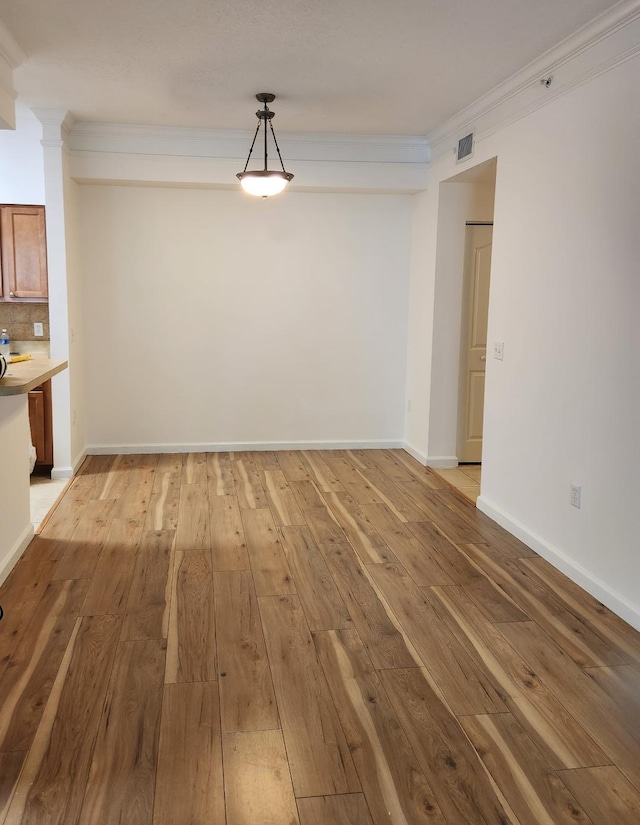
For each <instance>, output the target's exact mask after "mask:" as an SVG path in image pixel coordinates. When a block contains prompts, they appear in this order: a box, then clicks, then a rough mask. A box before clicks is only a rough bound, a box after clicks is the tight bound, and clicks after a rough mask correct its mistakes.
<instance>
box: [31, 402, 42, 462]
mask: <svg viewBox="0 0 640 825" xmlns="http://www.w3.org/2000/svg"><path fill="white" fill-rule="evenodd" d="M44 419H45V409H44V393H43V392H42V390H31V391H30V392H29V424H30V425H31V443H32V444H33V446H34V447H35V448H36V461H38V462H39V463H42V462H44V460H45V457H46V438H45V426H44Z"/></svg>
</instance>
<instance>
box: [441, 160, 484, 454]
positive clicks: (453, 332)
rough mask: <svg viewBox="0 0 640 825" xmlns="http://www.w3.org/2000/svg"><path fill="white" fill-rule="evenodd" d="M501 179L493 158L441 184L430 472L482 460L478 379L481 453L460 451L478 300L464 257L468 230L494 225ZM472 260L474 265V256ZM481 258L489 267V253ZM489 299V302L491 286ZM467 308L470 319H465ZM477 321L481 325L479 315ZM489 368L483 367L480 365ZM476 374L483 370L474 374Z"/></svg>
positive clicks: (476, 400)
mask: <svg viewBox="0 0 640 825" xmlns="http://www.w3.org/2000/svg"><path fill="white" fill-rule="evenodd" d="M496 177H497V158H491V159H490V160H487V161H485V162H483V163H481V164H478V165H477V166H474V167H471V168H469V169H465V170H464V171H463V172H459V173H458V174H457V175H455V176H453V177H451V178H448V179H446V180H443V181H441V182H440V183H439V188H438V217H437V227H436V260H435V285H434V309H433V337H432V342H433V345H432V350H431V380H430V401H429V435H428V453H427V456H426V463H427V464H428V465H429V466H430V467H439V468H453V467H456V466H457V465H458V464H459V463H460V462H464V461H474V462H476V461H480V460H481V458H482V447H481V443H482V442H481V436H482V411H483V406H484V405H483V392H482V390H483V389H484V388H483V386H481V384H480V378H479V377H476V378H474V382H475V387H473V389H474V392H473V393H472V394H471V398H472V402H473V405H474V407H473V416H472V421H473V427H471V433H472V436H474V437H475V447H476V452H475V454H471V455H469V454H468V453H465V452H462V451H461V449H460V448H461V444H460V441H461V438H460V434H461V432H462V431H463V426H462V424H461V409H462V408H463V405H466V391H467V388H468V385H469V382H470V381H469V379H468V378H467V376H466V375H465V369H466V362H464V360H463V357H462V349H463V340H464V341H465V346H466V340H467V339H466V334H467V330H468V325H469V318H470V316H472V315H473V313H472V312H471V310H470V309H469V311H468V312H467V306H468V307H472V306H473V300H471V299H468V298H467V299H465V278H464V272H465V258H466V255H465V251H466V243H467V234H468V232H469V231H470V230H469V225H472V224H473V225H478V226H480V225H482V224H491V223H492V222H493V217H494V215H493V213H494V199H495V191H496ZM484 231H486V230H484ZM479 246H480V247H482V246H483V243H479ZM469 257H470V258H471V259H473V255H472V254H471V253H469ZM479 257H480V258H482V259H483V261H482V262H483V263H485V262H486V259H487V255H486V250H485V251H484V252H483V253H482V254H480V255H479ZM484 297H485V298H487V302H488V286H486V285H485V296H484ZM465 300H466V303H465ZM487 302H485V303H487ZM463 306H464V307H465V313H466V314H464V318H463ZM475 320H476V321H479V316H478V314H477V313H476V314H475ZM463 322H464V323H463ZM486 330H487V322H486V317H485V318H484V320H483V322H482V324H481V325H480V327H479V329H476V330H474V334H475V335H476V337H477V334H478V333H480V332H482V336H481V337H483V338H484V346H485V350H484V351H483V350H481V351H479V352H476V355H477V357H478V358H481V357H482V356H483V355H484V356H485V358H486V343H487V341H486ZM463 331H464V335H463ZM484 363H485V362H484V361H481V362H480V364H481V365H484ZM475 372H484V370H483V369H475ZM476 390H478V391H476ZM463 399H465V401H463ZM466 406H468V405H466ZM467 429H468V426H467Z"/></svg>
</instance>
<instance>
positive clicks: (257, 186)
mask: <svg viewBox="0 0 640 825" xmlns="http://www.w3.org/2000/svg"><path fill="white" fill-rule="evenodd" d="M275 97H276V96H275V95H273V94H271V93H270V92H261V93H260V94H257V95H256V98H257V99H258V100H259V101H260V103H262V104H264V108H262V109H260V110H259V111H257V112H256V117H257V118H258V126H257V128H256V133H255V135H254V136H253V143H252V144H251V148H250V149H249V157H248V158H247V162H246V163H245V165H244V169H243V170H242V172H238V174H237V175H236V177H237V178H238V180H239V181H240V184H241V186H242V188H243V189H244V191H245V192H247V193H248V194H249V195H256V196H257V197H261V198H268V197H270V196H271V195H277V194H278V193H279V192H282V190H283V189H284V188H285V186H286V185H287V184H288V183H289V181H290V180H291V179H292V178H293V175H292V174H291V172H287V171H285V168H284V163H283V161H282V155H281V154H280V147H279V146H278V141H277V139H276V133H275V132H274V131H273V124H272V122H271V121H272V120H273V118H274V117H275V113H274V112H272V111H271V110H270V109H269V106H268V104H269V103H271V102H272V101H273V100H275ZM261 127H264V169H259V170H258V169H256V170H253V169H249V170H247V167H248V166H249V161H250V160H251V153H252V152H253V147H254V146H255V144H256V139H257V137H258V134H259V132H260V129H261ZM268 129H270V130H271V135H272V136H273V143H274V145H275V147H276V150H277V152H278V158H279V159H280V165H281V166H282V170H279V169H277V170H270V169H269V168H268V147H267V134H268Z"/></svg>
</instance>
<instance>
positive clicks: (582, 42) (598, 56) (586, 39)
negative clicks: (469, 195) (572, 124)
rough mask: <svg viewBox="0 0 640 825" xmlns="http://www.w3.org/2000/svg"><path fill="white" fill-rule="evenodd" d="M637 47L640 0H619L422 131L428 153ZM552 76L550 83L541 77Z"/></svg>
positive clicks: (493, 124) (480, 134)
mask: <svg viewBox="0 0 640 825" xmlns="http://www.w3.org/2000/svg"><path fill="white" fill-rule="evenodd" d="M638 53H640V0H623V1H622V2H621V3H618V4H616V5H615V6H613V7H612V8H611V9H609V10H608V11H606V12H604V14H601V15H600V16H598V17H596V18H595V19H594V20H592V21H591V22H590V23H588V24H587V25H585V26H583V27H582V28H580V29H578V30H577V31H576V32H574V33H573V34H572V35H570V36H569V37H567V38H565V39H564V40H563V41H561V42H560V43H558V44H557V45H556V46H554V47H553V48H552V49H549V50H548V51H547V52H545V53H544V54H542V55H541V56H540V57H538V58H537V59H536V60H534V61H533V62H531V63H529V64H528V65H527V66H525V67H524V68H523V69H521V70H520V71H518V72H516V73H515V74H514V75H512V76H511V77H510V78H508V79H507V80H505V81H504V82H503V83H501V84H499V85H498V86H496V87H495V88H494V89H492V90H491V91H490V92H488V93H487V94H485V95H483V96H482V97H480V98H478V99H477V100H475V101H474V102H473V103H471V104H470V105H469V106H467V107H466V108H464V109H462V110H461V111H460V112H458V113H457V114H456V115H454V116H453V117H452V118H449V120H447V121H445V122H444V123H443V124H441V125H440V126H438V127H436V128H435V129H433V130H431V131H430V132H429V133H428V134H427V142H428V145H429V147H430V151H431V159H433V160H435V159H436V158H438V157H440V156H441V155H443V154H445V153H447V152H449V151H450V150H451V149H452V148H453V147H455V145H456V143H457V140H458V138H459V137H461V136H462V135H464V134H465V133H466V132H467V131H468V130H469V128H470V127H472V126H474V127H475V129H476V138H477V140H481V139H482V138H485V137H488V136H489V135H490V134H493V133H494V132H495V131H497V130H498V129H499V128H503V127H504V126H506V125H508V124H509V123H512V122H514V121H515V120H518V119H520V118H521V117H524V116H526V115H527V114H530V113H531V112H532V111H535V110H536V109H538V108H540V107H542V106H545V105H546V104H547V103H548V102H550V101H551V100H553V99H555V98H557V97H559V96H561V95H563V94H566V93H567V92H568V91H570V90H571V89H573V88H575V87H576V86H578V85H580V84H581V83H585V82H586V81H588V80H591V79H593V78H594V77H597V76H598V75H599V74H602V73H604V72H606V71H609V70H610V69H612V68H614V67H615V66H617V65H619V64H620V63H622V62H624V61H626V60H629V59H631V58H632V57H635V56H636V55H637V54H638ZM550 75H551V76H553V82H552V84H551V86H550V87H549V88H546V87H544V86H542V85H541V82H540V81H541V79H542V78H544V77H549V76H550Z"/></svg>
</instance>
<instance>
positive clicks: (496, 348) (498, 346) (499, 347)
mask: <svg viewBox="0 0 640 825" xmlns="http://www.w3.org/2000/svg"><path fill="white" fill-rule="evenodd" d="M493 357H494V358H497V359H498V361H504V342H503V341H494V343H493Z"/></svg>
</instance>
